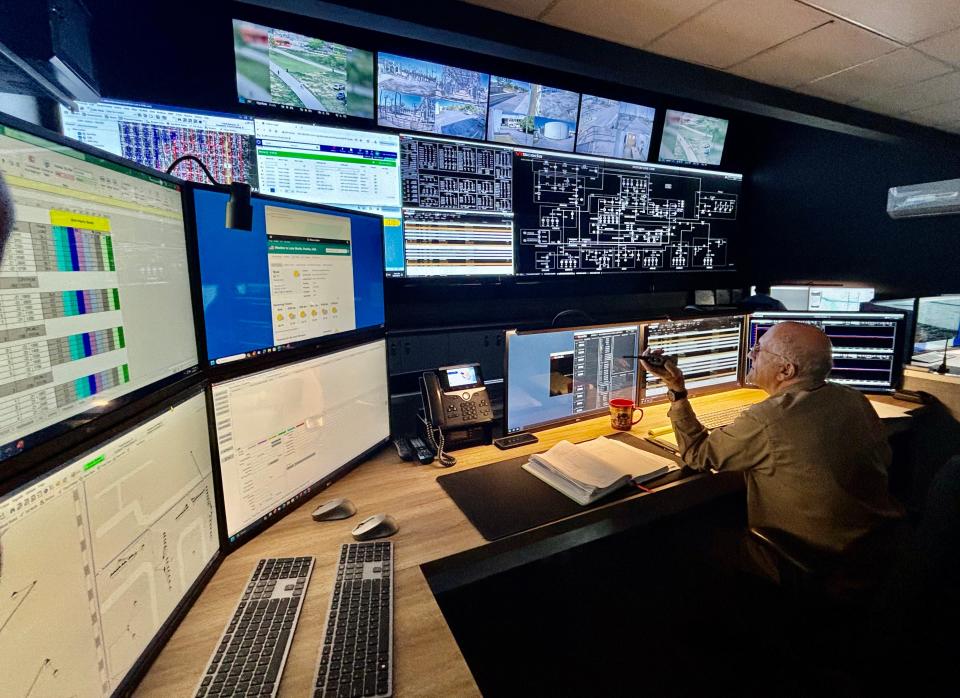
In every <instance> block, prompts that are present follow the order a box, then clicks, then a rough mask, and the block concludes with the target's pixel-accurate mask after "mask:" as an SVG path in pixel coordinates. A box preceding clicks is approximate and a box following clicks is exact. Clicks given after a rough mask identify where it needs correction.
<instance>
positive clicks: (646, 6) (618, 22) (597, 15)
mask: <svg viewBox="0 0 960 698" xmlns="http://www.w3.org/2000/svg"><path fill="white" fill-rule="evenodd" d="M714 2H716V0H604V2H602V3H600V2H584V0H560V2H558V3H557V4H556V5H554V6H553V7H551V8H550V10H549V11H548V12H547V13H546V14H545V15H544V16H543V17H542V18H541V21H543V22H546V23H547V24H552V25H554V26H557V27H563V28H564V29H570V30H571V31H575V32H580V33H581V34H590V35H591V36H597V37H600V38H601V39H606V40H608V41H615V42H617V43H620V44H626V45H627V46H634V47H638V48H639V47H641V46H643V45H644V44H646V43H648V42H649V41H650V40H651V39H654V38H656V37H658V36H660V35H661V34H663V33H664V32H665V31H667V30H669V29H672V28H673V27H675V26H677V25H678V24H679V23H680V22H682V21H683V20H685V19H688V18H689V17H692V16H693V15H695V14H696V13H697V12H700V11H701V10H703V9H704V8H706V7H709V6H710V5H712V4H713V3H714Z"/></svg>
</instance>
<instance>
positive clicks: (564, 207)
mask: <svg viewBox="0 0 960 698" xmlns="http://www.w3.org/2000/svg"><path fill="white" fill-rule="evenodd" d="M741 180H742V177H741V175H738V174H732V173H722V172H707V171H703V170H699V171H692V170H684V169H680V168H676V167H665V166H662V165H649V164H639V163H631V162H627V161H622V160H621V161H617V160H609V159H602V158H588V157H584V156H577V155H557V154H555V153H548V152H542V151H534V150H526V151H517V154H516V159H515V161H514V202H515V207H514V215H515V222H516V242H515V251H516V265H515V266H516V270H517V273H518V274H539V275H563V274H600V273H617V272H685V271H715V270H727V271H729V270H732V269H734V268H736V260H735V257H734V254H733V253H732V251H731V248H732V244H733V243H735V238H736V232H737V224H736V221H737V211H738V205H739V199H740V185H741Z"/></svg>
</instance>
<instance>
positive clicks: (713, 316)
mask: <svg viewBox="0 0 960 698" xmlns="http://www.w3.org/2000/svg"><path fill="white" fill-rule="evenodd" d="M728 317H733V318H739V319H740V349H739V350H738V352H737V380H736V381H731V382H730V383H721V384H718V385H708V386H705V387H702V388H689V387H688V388H687V394H688V395H689V397H700V396H703V395H713V394H715V393H724V392H727V391H730V390H736V389H739V388H744V387H748V386H746V385H745V382H744V381H745V379H746V373H747V369H746V365H747V363H746V357H747V328H748V327H749V320H748V318H749V314H748V313H709V314H703V315H683V316H679V315H678V316H674V317H669V318H667V319H663V320H648V321H646V322H644V323H643V327H642V342H641V345H640V347H641V349H640V351H641V352H643V351H645V350H646V348H647V340H648V337H649V331H650V328H649V326H650V325H655V324H657V323H661V322H695V321H697V320H717V319H721V318H728ZM645 383H646V372H644V379H643V381H641V380H638V381H637V406H638V407H649V406H651V405H662V404H663V403H665V402H668V401H669V399H670V398H669V397H668V396H667V395H663V396H662V397H657V398H654V399H651V400H649V401H646V402H641V400H642V399H643V398H642V395H643V392H644V390H645V389H646V384H645Z"/></svg>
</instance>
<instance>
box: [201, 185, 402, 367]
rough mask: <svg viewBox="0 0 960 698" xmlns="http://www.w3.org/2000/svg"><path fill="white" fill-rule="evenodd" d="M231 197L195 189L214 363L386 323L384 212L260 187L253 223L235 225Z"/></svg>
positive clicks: (207, 326)
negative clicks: (272, 193) (303, 200)
mask: <svg viewBox="0 0 960 698" xmlns="http://www.w3.org/2000/svg"><path fill="white" fill-rule="evenodd" d="M228 198H229V196H228V195H227V194H226V193H221V192H216V191H211V190H207V189H195V190H194V210H195V215H196V230H197V243H198V247H199V258H200V280H201V287H202V294H203V316H204V328H205V334H206V344H207V358H208V360H209V361H210V362H211V363H214V364H216V363H225V362H227V361H233V360H236V359H242V358H246V357H249V356H254V355H258V354H262V353H265V352H269V351H276V350H278V349H285V348H290V347H293V346H297V345H302V344H305V343H309V342H312V341H315V340H317V339H319V338H321V337H328V336H332V335H338V334H342V333H344V332H351V331H354V330H359V329H363V328H369V327H377V326H381V325H383V323H384V302H383V223H382V219H380V218H379V217H376V216H370V215H364V214H359V213H352V212H350V211H343V210H339V209H331V208H328V207H325V206H320V205H303V204H297V203H292V202H282V201H277V200H271V199H264V198H261V197H259V196H256V195H254V197H253V230H252V231H244V230H233V229H230V228H227V227H226V226H225V213H224V212H225V207H226V203H227V200H228Z"/></svg>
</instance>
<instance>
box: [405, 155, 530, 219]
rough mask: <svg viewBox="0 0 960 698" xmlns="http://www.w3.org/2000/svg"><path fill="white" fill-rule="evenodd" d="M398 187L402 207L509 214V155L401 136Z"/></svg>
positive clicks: (510, 170) (510, 195)
mask: <svg viewBox="0 0 960 698" xmlns="http://www.w3.org/2000/svg"><path fill="white" fill-rule="evenodd" d="M400 184H401V188H402V191H403V205H404V206H413V207H417V208H440V209H454V210H458V211H496V212H498V213H509V212H511V211H512V210H513V151H512V150H510V149H509V148H503V147H496V146H486V145H480V144H477V143H469V142H459V141H443V140H439V139H435V138H423V137H415V136H401V137H400Z"/></svg>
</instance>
